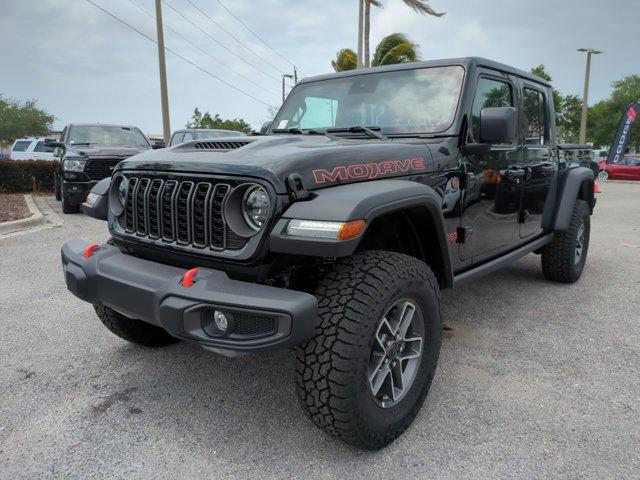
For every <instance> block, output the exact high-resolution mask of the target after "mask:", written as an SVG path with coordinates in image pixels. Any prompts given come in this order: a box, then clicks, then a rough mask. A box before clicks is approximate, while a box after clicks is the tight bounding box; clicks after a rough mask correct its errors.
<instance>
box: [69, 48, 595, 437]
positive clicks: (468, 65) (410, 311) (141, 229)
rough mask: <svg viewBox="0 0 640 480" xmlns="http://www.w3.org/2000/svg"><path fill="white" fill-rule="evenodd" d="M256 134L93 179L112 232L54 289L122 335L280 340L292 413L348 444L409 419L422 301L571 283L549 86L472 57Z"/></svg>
mask: <svg viewBox="0 0 640 480" xmlns="http://www.w3.org/2000/svg"><path fill="white" fill-rule="evenodd" d="M265 130H266V131H265V133H263V134H256V135H253V136H249V137H238V138H225V139H220V140H216V139H214V140H196V141H193V142H188V143H184V144H181V145H178V146H176V147H172V148H168V149H165V150H162V151H155V152H152V151H149V152H145V153H141V154H139V155H136V156H135V157H133V158H130V159H128V160H126V161H124V162H122V163H120V164H119V165H118V167H117V168H116V171H115V172H114V174H113V177H112V179H111V181H110V182H109V181H105V182H104V184H103V185H102V187H101V189H100V188H98V186H97V187H96V189H95V191H96V195H95V198H94V201H95V205H98V204H103V205H104V204H106V203H107V202H108V226H109V231H110V233H111V237H112V239H111V240H110V241H108V242H107V243H106V244H103V245H97V244H89V243H87V242H85V241H81V240H73V241H71V242H69V243H67V244H65V245H64V246H63V247H62V263H63V268H64V274H65V277H66V282H67V286H68V288H69V290H71V292H72V293H74V294H75V295H77V296H78V297H80V298H81V299H83V300H85V301H87V302H90V303H92V304H94V305H95V311H96V312H97V314H98V317H99V318H100V319H101V320H102V322H103V323H104V325H106V327H107V328H108V329H109V330H111V331H112V332H113V333H115V334H116V335H118V336H120V337H122V338H124V339H125V340H128V341H130V342H134V343H138V344H141V345H147V346H162V345H166V344H169V343H171V342H173V341H175V340H176V339H179V340H186V341H191V342H195V343H198V344H200V345H202V346H203V347H205V348H207V349H210V350H213V351H215V352H218V353H221V354H223V355H229V356H234V355H243V354H249V353H255V352H260V351H264V350H270V349H276V348H286V347H295V352H296V353H295V355H296V366H295V380H296V385H297V392H298V395H299V398H300V403H301V405H302V408H303V409H304V410H305V411H306V413H307V414H308V415H309V417H310V418H311V419H312V420H313V421H314V422H315V423H316V424H317V425H318V426H319V427H321V428H322V429H324V430H325V431H327V432H329V433H330V434H332V435H335V436H337V437H339V438H340V439H342V440H344V441H345V442H347V443H349V444H352V445H354V446H357V447H360V448H365V449H376V448H381V447H383V446H385V445H387V444H389V443H390V442H391V441H393V440H394V439H395V438H396V437H398V436H399V435H400V434H401V433H402V432H403V431H404V430H405V429H406V428H407V427H408V426H409V425H410V424H411V422H412V420H413V418H414V417H415V416H416V414H417V412H418V410H419V408H420V406H421V405H422V403H423V401H424V399H425V396H426V395H427V392H428V390H429V386H430V384H431V381H432V379H433V376H434V373H435V370H436V364H437V361H438V354H439V351H440V344H441V338H442V337H441V329H442V319H441V313H440V293H439V292H440V290H441V289H444V288H450V287H455V286H457V285H459V284H462V283H464V282H469V281H474V280H476V279H478V278H479V277H480V276H482V275H485V274H488V273H490V272H493V271H494V270H496V269H497V268H499V267H501V266H503V265H505V264H507V263H509V262H512V261H514V260H516V259H518V258H519V257H522V256H523V255H525V254H528V253H531V252H533V253H536V254H539V255H540V256H541V259H542V272H543V274H544V276H545V277H546V278H548V279H550V280H554V281H558V282H565V283H571V282H575V281H576V280H578V278H579V277H580V275H581V273H582V271H583V268H584V265H585V260H586V257H587V249H588V246H589V229H590V215H591V213H592V211H593V208H594V204H595V200H594V174H593V172H592V171H591V170H590V169H589V168H587V167H586V166H583V165H588V164H589V161H590V159H591V156H592V153H591V151H590V150H589V148H588V147H586V146H580V145H572V146H570V147H568V146H567V147H563V146H561V145H558V144H557V141H556V132H555V124H554V110H553V99H552V94H551V86H550V85H549V84H548V83H546V82H545V81H543V80H542V79H540V78H538V77H535V76H532V75H530V74H528V73H525V72H523V71H520V70H516V69H514V68H511V67H508V66H506V65H502V64H499V63H495V62H492V61H488V60H484V59H480V58H464V59H453V60H443V61H430V62H424V63H411V64H402V65H392V66H385V67H380V68H372V69H367V70H356V71H349V72H342V73H337V74H331V75H325V76H320V77H316V78H310V79H305V80H303V81H301V82H300V83H299V84H298V85H296V87H295V88H294V89H293V90H292V92H291V94H290V95H289V97H288V98H287V100H286V102H285V103H284V105H283V106H282V108H281V109H280V111H279V112H278V114H277V116H276V117H275V119H274V120H273V122H272V123H271V125H270V126H269V127H268V128H266V129H265Z"/></svg>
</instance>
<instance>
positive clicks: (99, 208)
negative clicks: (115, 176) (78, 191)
mask: <svg viewBox="0 0 640 480" xmlns="http://www.w3.org/2000/svg"><path fill="white" fill-rule="evenodd" d="M110 186H111V177H107V178H103V179H102V180H100V181H99V182H98V183H96V184H95V185H94V186H93V188H92V189H91V191H90V192H89V194H88V195H87V199H86V200H85V202H84V203H83V204H82V211H83V212H84V214H85V215H88V216H90V217H93V218H96V219H98V220H106V219H107V215H108V209H109V187H110Z"/></svg>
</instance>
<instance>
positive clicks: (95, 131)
mask: <svg viewBox="0 0 640 480" xmlns="http://www.w3.org/2000/svg"><path fill="white" fill-rule="evenodd" d="M242 135H245V134H244V133H242V132H234V131H232V130H214V129H183V130H177V131H176V132H174V133H173V135H172V136H171V141H170V143H169V145H170V146H175V145H178V144H180V143H184V142H188V141H191V140H195V139H204V138H216V137H230V136H236V137H237V136H242ZM152 148H154V149H156V148H164V143H163V142H156V143H154V144H151V143H150V142H149V140H148V139H147V138H146V137H145V135H144V134H143V133H142V131H141V130H140V129H139V128H137V127H134V126H128V125H105V124H79V123H74V124H69V125H67V126H66V127H65V128H64V130H63V131H62V134H61V135H60V139H53V138H45V137H30V138H21V139H18V140H16V141H15V142H14V144H13V146H12V148H11V153H10V156H9V158H10V159H11V160H50V161H55V162H57V163H56V166H55V172H54V185H55V195H56V199H57V200H58V201H61V202H62V211H63V212H64V213H77V212H78V211H79V210H80V205H81V204H82V202H84V200H85V199H86V197H87V194H88V193H89V192H90V191H91V189H92V188H93V187H94V186H95V185H96V184H97V183H98V182H99V181H100V180H102V179H103V178H108V177H110V176H111V173H112V172H113V170H114V168H115V167H116V165H117V164H118V163H120V162H121V161H122V160H125V159H126V158H129V157H131V156H132V155H135V154H137V153H140V152H143V151H145V150H149V149H152Z"/></svg>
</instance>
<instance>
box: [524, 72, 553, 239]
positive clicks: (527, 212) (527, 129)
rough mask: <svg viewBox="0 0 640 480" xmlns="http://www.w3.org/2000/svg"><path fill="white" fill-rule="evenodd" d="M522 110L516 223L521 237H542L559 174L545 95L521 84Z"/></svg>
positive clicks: (536, 88)
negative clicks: (546, 207)
mask: <svg viewBox="0 0 640 480" xmlns="http://www.w3.org/2000/svg"><path fill="white" fill-rule="evenodd" d="M520 98H521V99H522V106H521V109H520V111H521V115H520V118H521V130H522V137H523V140H524V146H523V149H522V152H523V153H522V165H521V168H522V170H524V177H523V179H522V206H521V207H520V213H519V215H518V217H519V218H518V220H519V223H520V237H521V238H523V239H524V238H527V237H531V236H534V235H537V234H540V233H542V211H543V210H544V204H545V202H546V200H547V196H548V195H549V191H550V189H551V183H552V182H553V179H554V178H555V175H556V173H557V171H558V160H557V158H556V156H555V153H554V152H555V150H554V149H553V148H552V139H551V129H550V128H549V126H550V124H551V119H550V108H549V102H552V101H553V99H551V98H548V96H547V91H546V90H545V89H543V88H541V87H538V86H537V85H536V84H534V83H529V82H526V81H523V83H522V95H521V97H520Z"/></svg>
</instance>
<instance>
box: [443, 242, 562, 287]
mask: <svg viewBox="0 0 640 480" xmlns="http://www.w3.org/2000/svg"><path fill="white" fill-rule="evenodd" d="M552 240H553V233H549V234H547V235H544V236H542V237H540V238H537V239H535V240H534V241H532V242H530V243H527V244H526V245H523V246H522V247H519V248H516V249H515V250H512V251H511V252H509V253H506V254H504V255H502V256H500V257H498V258H495V259H493V260H489V261H488V262H485V263H482V264H480V265H478V266H476V267H472V268H470V269H469V270H466V271H464V272H462V273H459V274H457V275H455V276H454V277H453V286H454V287H458V286H460V285H462V284H464V283H467V282H470V281H472V280H476V279H478V278H480V277H482V276H484V275H487V274H488V273H491V272H493V271H495V270H498V269H500V268H502V267H504V266H505V265H508V264H510V263H513V262H515V261H516V260H518V259H519V258H521V257H524V256H525V255H526V254H528V253H531V252H534V251H536V250H538V249H539V248H542V247H544V246H545V245H546V244H547V243H550V242H551V241H552Z"/></svg>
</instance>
